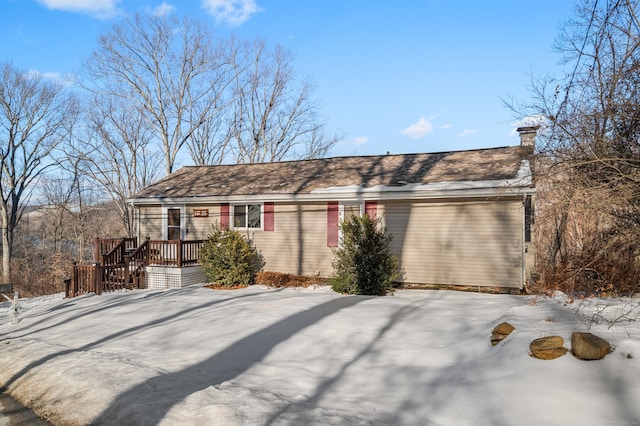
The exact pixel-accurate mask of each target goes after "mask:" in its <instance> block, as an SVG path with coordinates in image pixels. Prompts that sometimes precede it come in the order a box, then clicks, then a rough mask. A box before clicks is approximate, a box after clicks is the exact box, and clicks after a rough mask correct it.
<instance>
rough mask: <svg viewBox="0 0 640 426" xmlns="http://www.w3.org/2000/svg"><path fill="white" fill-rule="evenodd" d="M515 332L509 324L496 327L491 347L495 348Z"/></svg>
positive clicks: (492, 332) (492, 334) (493, 331)
mask: <svg viewBox="0 0 640 426" xmlns="http://www.w3.org/2000/svg"><path fill="white" fill-rule="evenodd" d="M513 330H515V327H514V326H512V325H511V324H509V323H508V322H503V323H500V324H498V325H496V326H495V327H494V328H493V330H492V331H491V345H492V346H495V345H497V344H498V343H500V342H501V341H503V340H504V339H506V338H507V336H508V335H509V334H511V332H512V331H513Z"/></svg>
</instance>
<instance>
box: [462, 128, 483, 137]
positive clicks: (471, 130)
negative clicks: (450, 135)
mask: <svg viewBox="0 0 640 426" xmlns="http://www.w3.org/2000/svg"><path fill="white" fill-rule="evenodd" d="M477 131H478V129H464V130H463V131H462V132H461V133H458V137H459V138H464V137H465V136H469V135H472V134H474V133H476V132H477Z"/></svg>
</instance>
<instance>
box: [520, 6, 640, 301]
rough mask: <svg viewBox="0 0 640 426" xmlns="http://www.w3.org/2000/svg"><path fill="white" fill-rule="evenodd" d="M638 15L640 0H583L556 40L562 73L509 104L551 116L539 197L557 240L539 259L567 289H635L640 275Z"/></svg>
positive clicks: (543, 80)
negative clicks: (521, 100)
mask: <svg viewBox="0 0 640 426" xmlns="http://www.w3.org/2000/svg"><path fill="white" fill-rule="evenodd" d="M639 9H640V1H638V0H583V1H581V3H580V4H579V5H578V7H577V8H576V15H575V18H574V19H573V20H572V21H570V22H569V23H568V24H567V25H566V26H565V27H564V28H563V30H562V32H561V33H560V36H559V37H558V39H557V48H558V50H559V51H560V52H561V53H562V54H563V55H564V59H565V64H566V65H567V66H568V68H567V69H568V72H566V74H564V75H563V76H562V77H561V78H553V77H549V76H547V77H544V78H537V79H534V80H533V85H532V86H533V87H532V101H531V102H530V103H528V104H526V105H518V106H516V107H514V109H515V110H516V111H518V112H521V113H523V115H541V116H543V117H546V119H547V126H548V127H547V130H546V132H544V133H543V134H542V136H543V141H544V143H543V146H541V147H540V151H541V153H542V154H543V155H544V156H545V163H544V164H545V171H544V173H545V178H546V182H547V184H548V186H547V190H548V192H546V193H545V192H543V191H540V193H541V195H542V198H544V199H545V201H546V207H547V210H546V212H547V213H548V214H549V217H548V218H547V219H548V221H549V222H548V223H547V224H546V225H550V224H551V225H553V226H546V227H545V226H544V225H543V226H542V228H546V229H547V230H548V231H549V230H550V231H552V233H553V235H554V238H552V239H551V240H549V241H548V242H547V245H548V247H546V248H547V249H548V250H543V251H541V253H545V252H546V253H547V256H548V258H547V262H543V264H544V263H546V264H547V266H546V268H548V269H547V270H548V271H550V272H552V273H551V274H550V275H552V276H555V277H556V279H557V277H558V275H562V277H561V280H562V281H564V282H570V283H571V286H572V287H576V286H578V285H582V284H585V286H583V287H582V289H589V288H590V286H591V284H589V283H596V284H594V285H597V286H599V287H600V288H605V289H606V288H609V287H611V286H614V287H616V289H617V290H619V289H622V288H624V289H625V290H634V288H635V286H636V285H637V283H635V278H633V277H634V276H635V275H637V273H640V262H639V261H638V259H640V257H639V256H640V250H638V248H637V244H635V241H637V240H638V238H640V191H639V189H640V187H639V185H640V109H639V108H638V105H640V21H639V20H638V15H637V12H638V10H639ZM552 178H554V179H555V180H554V181H550V179H552ZM539 211H540V212H542V211H544V210H539ZM538 224H540V222H538ZM547 235H549V233H547ZM558 271H559V272H560V274H558ZM591 288H593V286H591Z"/></svg>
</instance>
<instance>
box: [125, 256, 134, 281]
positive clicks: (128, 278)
mask: <svg viewBox="0 0 640 426" xmlns="http://www.w3.org/2000/svg"><path fill="white" fill-rule="evenodd" d="M123 260H124V280H123V281H124V282H123V284H124V287H125V288H128V289H131V288H133V285H132V284H130V283H129V280H130V279H131V277H130V275H131V271H129V261H130V260H131V256H130V255H128V254H125V255H124V256H123Z"/></svg>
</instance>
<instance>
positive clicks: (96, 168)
mask: <svg viewBox="0 0 640 426" xmlns="http://www.w3.org/2000/svg"><path fill="white" fill-rule="evenodd" d="M128 106H129V104H128V102H126V101H123V100H122V99H121V98H120V97H118V96H112V95H103V96H94V97H93V98H92V99H91V100H90V101H89V103H88V104H87V107H86V114H85V116H84V124H85V132H84V137H83V138H82V139H83V142H82V143H79V144H78V145H76V146H75V147H74V148H75V149H74V150H73V152H71V153H70V154H71V155H70V156H69V161H70V164H74V163H77V164H78V166H79V168H80V169H81V170H82V172H83V174H84V175H85V176H88V177H90V178H91V179H92V180H93V181H94V182H96V183H97V184H98V185H99V186H100V187H101V188H103V189H104V191H105V192H106V193H107V194H108V196H109V197H110V198H111V200H113V202H114V205H115V207H116V209H117V211H118V215H119V216H120V220H121V223H122V228H123V231H124V232H125V233H126V234H127V235H129V236H132V235H134V233H135V229H134V220H133V211H132V208H131V206H130V205H129V204H128V203H127V199H129V198H130V197H132V196H133V195H135V194H136V193H137V192H138V191H140V190H142V189H143V188H144V187H146V186H147V185H149V184H151V183H153V182H154V181H155V180H156V179H157V178H158V174H159V173H158V170H159V168H160V165H161V164H162V161H161V159H160V156H159V155H158V154H159V152H158V151H156V150H154V146H153V144H152V140H153V131H152V129H151V127H150V125H149V123H148V122H147V120H146V119H145V117H144V115H143V112H142V111H138V110H135V109H130V108H127V107H128Z"/></svg>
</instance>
